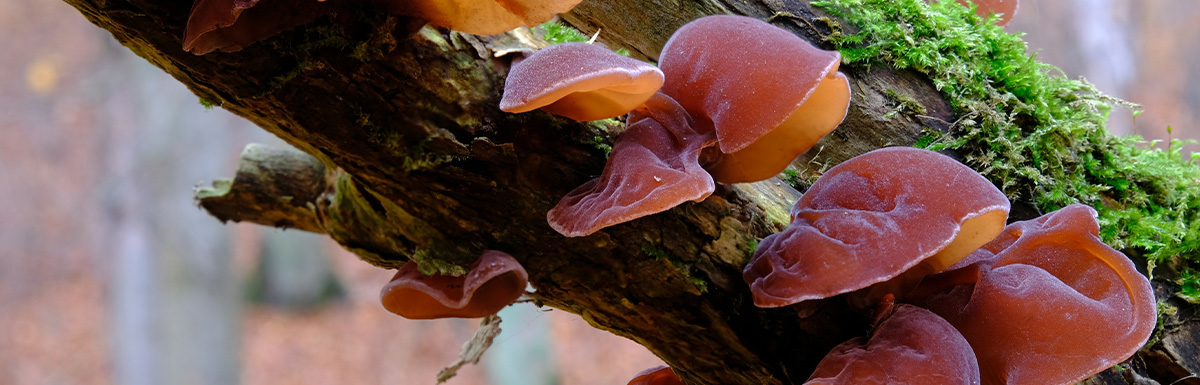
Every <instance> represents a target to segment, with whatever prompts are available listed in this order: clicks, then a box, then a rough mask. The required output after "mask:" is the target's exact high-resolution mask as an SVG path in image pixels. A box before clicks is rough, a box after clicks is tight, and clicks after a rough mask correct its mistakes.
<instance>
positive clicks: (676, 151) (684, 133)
mask: <svg viewBox="0 0 1200 385" xmlns="http://www.w3.org/2000/svg"><path fill="white" fill-rule="evenodd" d="M714 140H716V139H715V137H714V136H713V135H712V134H711V133H708V134H701V133H698V132H696V130H695V129H693V128H692V125H691V120H690V118H689V117H688V115H687V112H686V111H684V110H683V108H682V107H680V106H679V104H678V103H676V102H675V101H674V100H673V99H671V98H670V97H668V96H666V95H663V94H662V93H657V94H655V95H654V97H652V98H651V99H650V100H648V101H647V102H646V104H644V105H643V106H641V107H639V108H638V109H637V110H634V111H633V112H631V113H630V114H629V126H628V128H627V129H626V130H625V132H623V133H621V135H620V136H618V137H617V141H616V143H614V144H613V148H612V152H611V153H610V154H609V157H608V163H606V164H605V165H604V172H603V173H602V174H601V175H600V177H599V178H596V179H593V180H591V181H589V182H587V183H584V184H583V185H582V186H579V187H578V188H576V189H575V190H572V191H571V192H570V193H568V194H567V195H566V196H565V197H563V198H562V200H560V201H559V202H558V205H556V206H554V208H553V209H551V210H550V212H549V213H547V214H546V220H547V222H549V223H550V227H553V228H554V230H556V231H558V232H559V233H561V234H563V235H566V236H568V237H581V236H586V235H589V234H592V233H594V232H596V231H597V230H600V229H602V228H605V227H608V226H612V225H615V224H618V223H623V222H628V221H631V220H634V219H637V218H641V217H643V216H646V215H650V214H654V213H658V212H662V211H665V210H668V209H670V208H672V207H675V206H677V205H679V204H680V203H683V202H687V201H697V202H698V201H701V200H703V199H704V198H707V197H708V196H709V195H712V192H713V190H714V189H715V188H716V184H715V183H713V180H712V177H711V176H709V175H708V172H706V171H704V169H703V168H701V167H700V161H699V158H700V151H701V150H702V149H703V148H704V147H707V146H709V145H711V144H712V143H713V141H714Z"/></svg>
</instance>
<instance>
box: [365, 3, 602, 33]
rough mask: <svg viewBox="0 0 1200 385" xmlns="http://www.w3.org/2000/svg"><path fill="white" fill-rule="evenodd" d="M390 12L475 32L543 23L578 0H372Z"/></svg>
mask: <svg viewBox="0 0 1200 385" xmlns="http://www.w3.org/2000/svg"><path fill="white" fill-rule="evenodd" d="M376 1H377V2H382V3H383V7H384V8H385V9H386V10H387V11H389V12H392V13H398V14H402V15H410V16H416V17H419V18H422V19H425V20H426V21H428V22H429V24H433V25H437V26H441V27H446V28H449V29H453V30H455V31H461V32H466V33H470V34H475V35H494V34H498V33H501V32H505V31H508V30H510V29H513V28H517V27H520V26H527V27H532V26H535V25H538V24H542V23H545V22H547V21H549V20H550V19H553V18H554V15H556V14H559V13H563V12H566V11H570V10H571V8H575V5H576V4H579V2H580V1H581V0H376Z"/></svg>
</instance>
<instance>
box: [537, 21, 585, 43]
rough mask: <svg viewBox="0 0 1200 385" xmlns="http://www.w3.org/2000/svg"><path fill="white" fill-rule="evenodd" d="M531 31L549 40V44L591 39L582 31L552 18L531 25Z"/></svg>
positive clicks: (579, 41)
mask: <svg viewBox="0 0 1200 385" xmlns="http://www.w3.org/2000/svg"><path fill="white" fill-rule="evenodd" d="M533 32H534V33H535V34H539V35H541V36H542V39H545V40H546V41H548V42H550V44H562V43H581V42H586V41H588V40H589V39H591V37H589V36H588V35H584V34H583V32H579V30H578V29H575V28H571V27H569V26H566V25H563V24H562V23H559V22H557V21H553V20H551V21H547V22H545V23H543V24H542V25H539V26H537V27H533Z"/></svg>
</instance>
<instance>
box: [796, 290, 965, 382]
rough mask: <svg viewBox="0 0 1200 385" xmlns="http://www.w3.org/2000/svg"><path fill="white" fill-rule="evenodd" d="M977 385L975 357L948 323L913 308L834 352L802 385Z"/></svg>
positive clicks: (905, 308)
mask: <svg viewBox="0 0 1200 385" xmlns="http://www.w3.org/2000/svg"><path fill="white" fill-rule="evenodd" d="M978 383H979V364H978V363H977V362H976V361H975V353H974V352H972V351H971V345H970V344H968V343H967V340H966V339H964V338H963V336H962V335H961V334H959V333H958V331H957V330H954V327H953V326H950V323H949V322H946V320H943V319H942V318H941V317H938V316H937V315H936V314H933V313H932V312H930V311H928V310H925V309H922V308H919V307H916V306H912V305H897V306H896V307H895V311H894V312H893V313H892V314H891V316H889V317H888V318H886V319H884V320H883V322H881V323H879V325H878V326H876V327H875V331H874V333H873V334H872V335H871V336H870V338H862V337H859V338H855V339H852V340H850V341H846V342H845V343H842V344H841V345H838V346H836V347H834V348H833V351H830V352H829V354H827V355H825V358H823V359H821V363H819V364H817V369H816V370H815V371H814V372H813V374H812V376H811V377H809V379H808V381H807V382H805V383H804V384H805V385H833V384H844V385H857V384H892V385H904V384H908V385H958V384H978Z"/></svg>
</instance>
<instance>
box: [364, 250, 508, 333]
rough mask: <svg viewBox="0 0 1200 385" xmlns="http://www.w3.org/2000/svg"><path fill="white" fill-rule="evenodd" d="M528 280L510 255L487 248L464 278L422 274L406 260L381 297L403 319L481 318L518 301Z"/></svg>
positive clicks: (382, 291)
mask: <svg viewBox="0 0 1200 385" xmlns="http://www.w3.org/2000/svg"><path fill="white" fill-rule="evenodd" d="M528 280H529V275H528V274H527V273H526V272H525V268H523V267H521V264H520V263H518V262H517V260H516V259H513V257H512V256H511V255H508V254H507V253H504V252H501V251H496V250H487V251H484V252H483V254H481V255H480V256H479V260H478V261H475V263H473V264H471V266H469V267H468V271H467V274H466V275H464V276H461V277H454V276H449V275H442V274H434V275H423V274H421V273H420V271H418V270H417V264H416V262H409V263H406V264H405V265H404V267H401V268H400V271H397V272H396V276H395V277H393V278H392V281H391V282H388V284H387V285H384V286H383V290H381V291H380V293H379V296H380V301H381V302H382V303H383V307H384V308H385V309H387V310H388V311H390V312H392V313H396V314H397V315H399V316H401V317H404V318H409V319H436V318H479V317H483V316H487V315H491V314H495V313H496V312H498V311H500V309H503V308H504V307H505V306H508V305H509V304H511V303H513V301H516V300H517V298H519V297H520V296H521V294H524V293H525V284H526V282H528Z"/></svg>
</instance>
